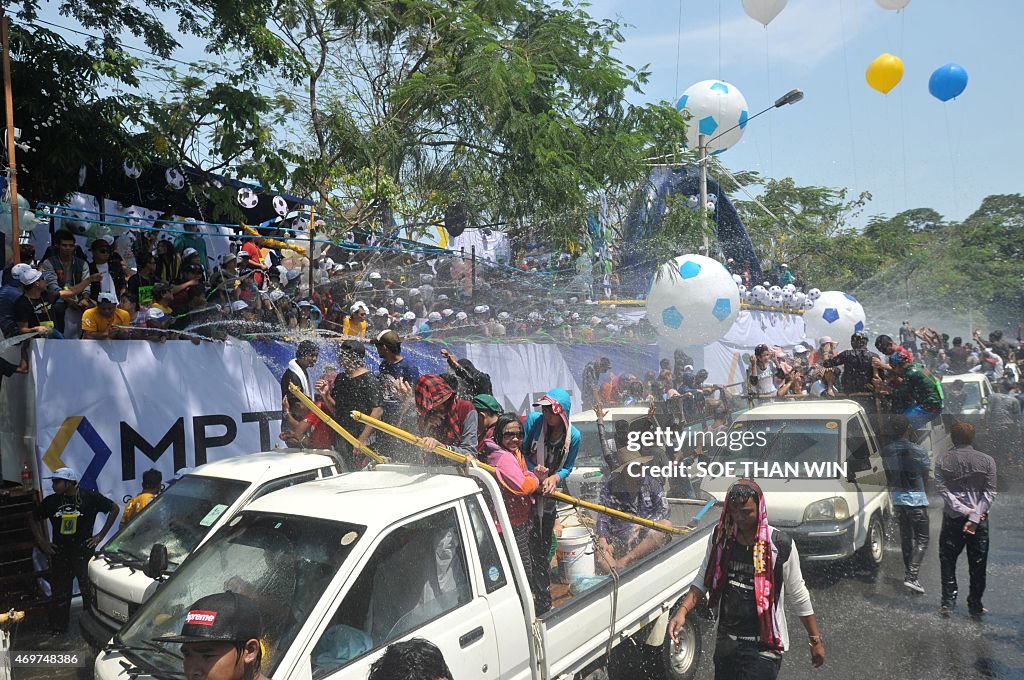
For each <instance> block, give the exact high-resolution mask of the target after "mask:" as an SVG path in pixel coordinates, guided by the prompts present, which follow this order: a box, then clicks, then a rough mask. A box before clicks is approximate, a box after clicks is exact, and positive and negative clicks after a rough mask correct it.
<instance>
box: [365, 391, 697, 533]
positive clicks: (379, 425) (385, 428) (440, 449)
mask: <svg viewBox="0 0 1024 680" xmlns="http://www.w3.org/2000/svg"><path fill="white" fill-rule="evenodd" d="M352 418H354V419H355V420H357V421H359V422H360V423H365V424H367V425H369V426H370V427H373V428H374V429H377V430H380V431H381V432H383V433H384V434H389V435H391V436H392V437H395V438H396V439H401V440H402V441H404V442H408V443H409V444H413V445H414V446H415V445H418V444H419V442H420V438H419V437H417V436H416V435H414V434H411V433H409V432H406V431H405V430H403V429H401V428H398V427H395V426H394V425H389V424H388V423H385V422H383V421H380V420H377V419H376V418H373V417H371V416H368V415H365V414H363V413H360V412H359V411H352ZM434 453H436V454H437V455H439V456H441V457H442V458H447V459H448V460H451V461H455V462H457V463H463V464H464V463H465V462H466V458H467V456H465V455H464V454H461V453H457V452H455V451H452V450H451V449H449V448H447V447H445V446H441V445H440V444H438V445H437V446H435V447H434ZM476 465H477V466H479V467H480V468H481V469H484V470H487V471H488V472H490V473H491V474H492V475H497V472H498V471H497V469H496V468H494V467H493V466H491V465H487V464H486V463H481V462H477V463H476ZM548 498H554V499H556V500H560V501H562V502H564V503H569V504H570V505H575V506H578V507H581V508H586V509H588V510H593V511H594V512H600V513H603V514H605V515H610V516H611V517H616V518H618V519H622V520H625V521H627V522H632V523H633V524H639V525H640V526H642V527H647V528H648V529H654V530H655V531H661V532H664V533H666V534H688V533H690V532H691V531H693V529H691V528H687V527H674V526H666V525H664V524H659V523H658V522H655V521H653V520H649V519H644V518H643V517H637V516H636V515H631V514H629V513H627V512H622V511H621V510H616V509H615V508H609V507H608V506H606V505H598V504H597V503H591V502H590V501H585V500H583V499H581V498H576V497H575V496H570V495H568V494H564V493H562V492H560V491H556V492H555V493H552V494H548Z"/></svg>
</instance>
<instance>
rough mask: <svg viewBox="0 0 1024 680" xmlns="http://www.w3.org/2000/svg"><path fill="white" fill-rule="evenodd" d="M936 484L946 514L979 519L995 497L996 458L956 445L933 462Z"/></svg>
mask: <svg viewBox="0 0 1024 680" xmlns="http://www.w3.org/2000/svg"><path fill="white" fill-rule="evenodd" d="M935 486H936V488H938V490H939V494H941V495H942V501H943V503H944V504H945V513H946V516H947V517H952V518H960V517H966V518H967V519H968V520H970V521H971V522H975V523H977V522H980V521H981V519H982V517H984V516H985V515H986V514H988V511H989V508H991V507H992V502H993V501H995V499H996V462H995V461H994V460H993V459H992V456H990V455H988V454H987V453H982V452H981V451H977V450H975V448H974V447H972V446H959V447H957V448H955V449H953V450H952V451H949V452H948V453H945V454H943V455H941V456H939V459H938V460H937V461H936V462H935Z"/></svg>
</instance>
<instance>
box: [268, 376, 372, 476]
mask: <svg viewBox="0 0 1024 680" xmlns="http://www.w3.org/2000/svg"><path fill="white" fill-rule="evenodd" d="M288 387H289V389H291V391H292V394H294V395H295V396H296V397H298V398H299V401H301V402H302V403H303V404H305V405H306V406H307V407H308V408H309V410H310V411H312V412H313V413H314V414H315V415H316V417H317V418H319V419H320V420H322V421H323V422H325V423H327V426H328V427H330V428H331V429H332V430H334V431H335V432H337V433H338V434H340V435H341V438H342V439H344V440H345V441H346V442H348V443H349V444H350V445H351V446H352V448H353V449H354V450H355V452H356V453H362V454H365V455H366V456H367V457H368V458H370V459H371V460H372V461H374V462H375V463H386V462H388V459H387V458H385V457H384V456H382V455H380V454H379V453H377V452H376V451H374V450H373V449H371V448H370V447H369V446H366V445H365V444H362V443H361V442H360V441H359V440H358V439H357V438H356V437H355V435H353V434H352V433H351V432H349V431H348V430H346V429H345V428H344V427H342V426H341V425H340V424H339V423H338V421H336V420H335V419H334V418H332V417H330V416H329V415H327V413H326V412H324V410H323V409H322V408H320V407H319V406H317V405H316V404H315V403H314V402H313V400H312V399H310V398H309V397H307V396H306V393H305V392H303V391H302V390H300V389H299V387H298V385H296V384H295V383H292V384H291V385H289V386H288Z"/></svg>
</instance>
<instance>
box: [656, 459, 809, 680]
mask: <svg viewBox="0 0 1024 680" xmlns="http://www.w3.org/2000/svg"><path fill="white" fill-rule="evenodd" d="M705 595H707V598H708V606H709V607H710V608H711V609H712V610H717V614H718V617H717V618H718V630H717V641H716V643H715V655H714V661H715V680H732V679H733V678H747V679H749V680H775V678H777V677H778V674H779V669H780V668H781V667H782V654H783V652H785V651H786V650H788V649H789V647H790V644H789V633H788V631H787V629H786V614H785V597H786V596H788V597H789V599H790V601H791V602H792V603H793V605H794V608H795V609H796V613H797V616H799V617H800V622H801V623H802V624H803V626H804V629H806V631H807V636H808V646H809V647H810V653H811V663H812V664H813V665H814V667H815V668H817V667H819V666H821V665H822V664H824V663H825V646H824V645H823V644H822V640H821V635H820V634H819V632H818V623H817V620H816V619H815V617H814V609H813V608H812V607H811V596H810V594H809V593H808V592H807V586H806V585H804V578H803V575H802V574H801V572H800V556H799V555H798V554H797V550H796V545H795V544H794V543H793V540H792V539H791V538H790V537H789V536H787V535H786V534H784V533H783V532H781V531H779V530H778V529H775V528H774V527H772V526H771V525H769V524H768V511H767V509H766V507H765V502H764V494H763V493H761V488H760V487H759V486H758V485H757V483H756V482H754V481H752V480H749V479H740V480H738V481H737V482H736V483H735V484H733V485H732V486H731V487H730V488H729V492H728V494H727V495H726V502H725V506H724V507H723V508H722V515H721V517H720V518H719V520H718V525H717V526H716V527H715V531H714V533H713V534H712V535H711V540H710V541H709V542H708V553H707V556H706V557H705V558H704V564H703V566H702V567H701V569H700V571H698V572H697V576H696V578H695V579H694V581H693V583H692V584H691V585H690V592H689V593H687V594H686V596H685V597H684V598H683V601H682V603H681V604H680V606H679V609H678V611H676V613H675V615H674V616H673V617H672V620H671V621H670V622H669V625H668V632H669V635H670V636H671V637H672V640H673V642H675V643H676V644H678V643H679V631H680V630H681V629H682V627H683V624H684V623H685V622H686V617H687V616H688V615H689V614H690V612H692V611H693V610H694V609H695V608H696V607H697V605H698V603H699V602H700V601H701V600H703V599H704V596H705Z"/></svg>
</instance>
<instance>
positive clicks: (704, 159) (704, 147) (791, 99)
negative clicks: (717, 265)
mask: <svg viewBox="0 0 1024 680" xmlns="http://www.w3.org/2000/svg"><path fill="white" fill-rule="evenodd" d="M803 98H804V93H803V90H801V89H799V88H794V89H792V90H790V91H789V92H787V93H786V94H784V95H782V96H781V97H779V98H778V99H776V100H775V103H774V104H772V105H771V106H769V107H768V108H766V109H764V110H762V111H758V112H757V113H755V114H754V115H753V116H751V117H750V118H747V120H745V121H744V122H743V123H742V125H743V126H746V125H748V124H749V123H750V121H752V120H754V119H755V118H757V117H758V116H760V115H761V114H763V113H768V112H769V111H771V110H772V109H777V108H780V107H783V106H786V105H787V104H796V103H797V102H798V101H800V100H801V99H803ZM740 125H741V124H740V123H737V124H736V125H733V126H732V127H731V128H729V129H728V130H724V131H722V132H719V133H718V134H717V135H715V136H714V137H712V138H711V139H708V140H705V139H704V135H700V136H698V138H697V139H698V141H697V144H698V153H699V154H700V161H698V162H699V164H700V214H701V221H702V222H703V221H704V219H706V216H707V211H706V209H705V206H707V204H708V159H709V158H711V156H710V155H709V154H708V145H709V144H711V142H713V141H715V140H716V139H718V138H720V137H722V136H723V135H726V134H728V133H730V132H732V131H733V130H735V129H736V128H738V127H740ZM709 246H710V243H709V239H708V236H707V231H706V230H705V233H704V248H705V249H706V250H707V249H708V248H709Z"/></svg>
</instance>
